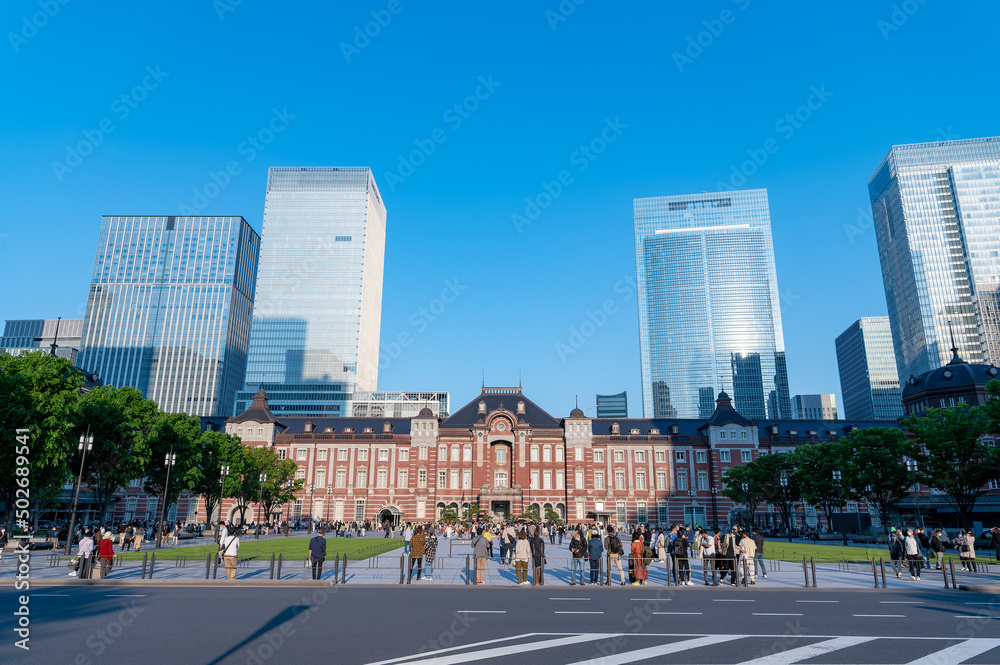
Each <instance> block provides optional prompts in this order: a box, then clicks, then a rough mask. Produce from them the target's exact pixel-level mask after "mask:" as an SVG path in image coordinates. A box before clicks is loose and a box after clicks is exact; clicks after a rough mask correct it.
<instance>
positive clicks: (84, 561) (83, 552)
mask: <svg viewBox="0 0 1000 665" xmlns="http://www.w3.org/2000/svg"><path fill="white" fill-rule="evenodd" d="M91 535H92V534H91V532H90V529H87V531H86V532H84V534H83V536H82V537H81V538H80V544H79V545H78V546H77V550H76V567H74V568H73V572H71V573H70V574H69V576H70V577H76V576H77V575H79V576H80V579H81V580H85V579H87V577H88V576H89V575H90V563H91V557H92V556H93V554H94V539H93V538H92V537H91Z"/></svg>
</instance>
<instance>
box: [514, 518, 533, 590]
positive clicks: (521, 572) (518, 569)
mask: <svg viewBox="0 0 1000 665" xmlns="http://www.w3.org/2000/svg"><path fill="white" fill-rule="evenodd" d="M530 557H531V544H530V543H529V542H528V534H527V533H525V532H524V531H521V532H520V533H518V534H517V540H516V541H514V574H515V575H517V584H518V586H520V585H522V584H527V583H528V559H529V558H530Z"/></svg>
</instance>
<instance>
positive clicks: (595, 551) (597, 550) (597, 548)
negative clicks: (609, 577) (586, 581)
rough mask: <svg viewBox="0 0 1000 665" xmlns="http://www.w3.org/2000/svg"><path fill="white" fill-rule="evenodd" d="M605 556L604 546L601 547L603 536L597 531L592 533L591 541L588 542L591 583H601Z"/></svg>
mask: <svg viewBox="0 0 1000 665" xmlns="http://www.w3.org/2000/svg"><path fill="white" fill-rule="evenodd" d="M602 554H604V546H603V545H601V534H600V532H598V530H597V529H594V530H593V531H591V532H590V540H588V541H587V556H588V557H589V558H590V583H591V584H600V583H601V555H602Z"/></svg>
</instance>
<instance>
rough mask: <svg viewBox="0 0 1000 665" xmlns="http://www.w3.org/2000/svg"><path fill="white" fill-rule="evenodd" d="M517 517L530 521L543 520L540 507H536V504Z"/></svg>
mask: <svg viewBox="0 0 1000 665" xmlns="http://www.w3.org/2000/svg"><path fill="white" fill-rule="evenodd" d="M517 519H519V520H528V521H530V522H541V521H542V518H541V516H540V515H539V514H538V508H536V507H535V506H532V507H530V508H528V510H527V511H525V512H523V513H521V514H520V515H518V516H517Z"/></svg>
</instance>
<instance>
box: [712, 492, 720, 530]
mask: <svg viewBox="0 0 1000 665" xmlns="http://www.w3.org/2000/svg"><path fill="white" fill-rule="evenodd" d="M718 492H719V488H717V487H714V486H713V487H712V521H713V522H715V525H714V526H715V527H718V526H719V504H718V503H716V501H715V495H716V494H718Z"/></svg>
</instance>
